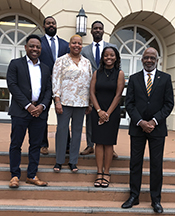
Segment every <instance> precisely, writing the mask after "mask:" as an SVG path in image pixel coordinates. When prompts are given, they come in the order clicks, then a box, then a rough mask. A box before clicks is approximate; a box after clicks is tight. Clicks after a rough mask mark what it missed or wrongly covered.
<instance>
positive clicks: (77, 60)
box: [69, 54, 80, 65]
mask: <svg viewBox="0 0 175 216" xmlns="http://www.w3.org/2000/svg"><path fill="white" fill-rule="evenodd" d="M69 56H70V57H71V59H72V61H73V62H74V63H75V64H76V65H78V63H79V61H80V56H79V57H78V58H76V60H74V59H73V57H72V56H71V55H70V54H69Z"/></svg>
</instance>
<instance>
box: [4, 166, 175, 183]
mask: <svg viewBox="0 0 175 216" xmlns="http://www.w3.org/2000/svg"><path fill="white" fill-rule="evenodd" d="M78 168H79V171H78V172H77V173H72V172H71V171H70V170H69V169H68V166H63V169H62V170H61V172H60V173H55V172H53V168H52V167H51V166H50V167H49V166H47V168H46V167H45V166H43V167H42V166H39V168H38V173H37V175H38V177H39V178H41V179H42V180H44V181H54V182H57V181H58V180H59V181H66V182H68V181H70V179H71V181H75V182H94V180H95V178H96V169H93V167H89V168H88V167H85V166H79V167H78ZM26 170H27V167H26V165H23V166H21V178H20V179H21V180H22V181H25V179H26V176H27V172H26ZM110 173H111V182H112V183H113V182H115V183H128V182H129V169H128V168H125V169H124V168H113V169H112V168H111V171H110ZM163 176H164V177H163V183H164V184H174V182H175V170H167V169H164V170H163ZM10 178H11V176H10V169H9V167H8V165H4V166H3V165H2V164H0V180H6V181H8V180H9V179H10ZM142 182H143V184H148V183H149V170H148V169H146V168H145V169H143V176H142Z"/></svg>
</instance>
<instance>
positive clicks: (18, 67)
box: [7, 35, 52, 188]
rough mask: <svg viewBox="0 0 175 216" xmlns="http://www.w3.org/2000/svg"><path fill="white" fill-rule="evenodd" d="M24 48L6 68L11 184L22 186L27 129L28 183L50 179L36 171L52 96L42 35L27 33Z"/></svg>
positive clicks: (45, 183)
mask: <svg viewBox="0 0 175 216" xmlns="http://www.w3.org/2000/svg"><path fill="white" fill-rule="evenodd" d="M25 50H26V56H24V57H22V58H18V59H14V60H12V61H11V62H10V64H9V67H8V71H7V85H8V89H9V91H10V93H11V94H12V100H11V105H10V108H9V115H11V119H12V132H11V143H10V152H9V156H10V172H11V177H12V179H11V180H10V183H9V187H11V188H17V187H19V179H20V176H21V170H20V162H21V146H22V143H23V140H24V137H25V134H26V130H27V129H28V133H29V143H30V146H29V164H28V168H27V180H26V183H30V184H35V185H38V186H47V182H44V181H41V180H40V179H39V178H38V177H37V176H36V173H37V170H38V164H39V158H40V147H41V141H42V139H43V135H44V130H45V127H46V123H47V116H48V109H49V103H50V99H51V97H52V88H51V78H50V70H49V68H48V67H47V66H46V65H45V64H43V63H42V62H40V61H39V59H38V57H39V55H40V53H41V39H40V37H38V36H37V35H30V36H28V37H27V39H26V45H25Z"/></svg>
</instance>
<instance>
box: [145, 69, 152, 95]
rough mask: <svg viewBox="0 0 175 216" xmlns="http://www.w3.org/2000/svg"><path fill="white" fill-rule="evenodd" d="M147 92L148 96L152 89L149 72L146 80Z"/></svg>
mask: <svg viewBox="0 0 175 216" xmlns="http://www.w3.org/2000/svg"><path fill="white" fill-rule="evenodd" d="M146 89H147V94H148V97H149V96H150V93H151V89H152V79H151V74H150V73H148V80H147V88H146Z"/></svg>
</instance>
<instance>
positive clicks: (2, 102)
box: [0, 88, 9, 112]
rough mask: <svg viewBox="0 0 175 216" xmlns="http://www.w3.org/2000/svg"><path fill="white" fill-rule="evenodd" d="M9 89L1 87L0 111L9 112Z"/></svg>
mask: <svg viewBox="0 0 175 216" xmlns="http://www.w3.org/2000/svg"><path fill="white" fill-rule="evenodd" d="M8 109H9V91H8V89H7V88H0V111H3V112H8Z"/></svg>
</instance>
